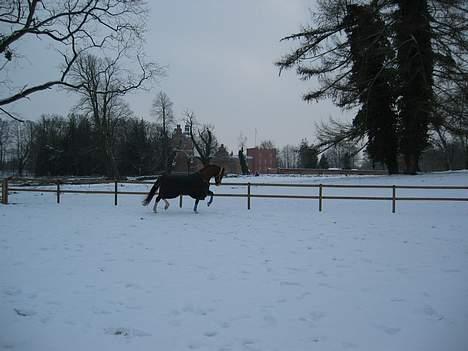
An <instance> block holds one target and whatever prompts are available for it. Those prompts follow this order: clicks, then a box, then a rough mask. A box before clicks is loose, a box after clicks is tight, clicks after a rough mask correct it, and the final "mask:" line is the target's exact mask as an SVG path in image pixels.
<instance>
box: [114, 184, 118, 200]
mask: <svg viewBox="0 0 468 351" xmlns="http://www.w3.org/2000/svg"><path fill="white" fill-rule="evenodd" d="M117 185H118V184H117V179H115V180H114V206H117V194H118V190H117Z"/></svg>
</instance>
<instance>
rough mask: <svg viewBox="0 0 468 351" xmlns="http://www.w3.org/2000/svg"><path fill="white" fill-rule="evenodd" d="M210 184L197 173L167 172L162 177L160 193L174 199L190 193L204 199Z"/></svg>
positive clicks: (164, 196) (194, 196) (196, 197)
mask: <svg viewBox="0 0 468 351" xmlns="http://www.w3.org/2000/svg"><path fill="white" fill-rule="evenodd" d="M207 188H208V184H206V183H205V182H204V181H203V179H202V178H201V177H200V175H198V174H197V173H194V174H189V175H178V174H170V175H169V174H165V175H162V176H161V178H160V187H159V194H160V196H161V197H162V198H166V199H173V198H175V197H177V196H179V195H190V196H191V197H193V198H195V199H200V200H203V199H204V198H205V197H206V195H207V190H208V189H207Z"/></svg>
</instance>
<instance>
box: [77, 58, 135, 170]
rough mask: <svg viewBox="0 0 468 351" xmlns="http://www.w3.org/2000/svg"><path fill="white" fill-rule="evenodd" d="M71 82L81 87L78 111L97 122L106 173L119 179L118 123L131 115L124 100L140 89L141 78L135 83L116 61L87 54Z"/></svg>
mask: <svg viewBox="0 0 468 351" xmlns="http://www.w3.org/2000/svg"><path fill="white" fill-rule="evenodd" d="M70 80H71V81H73V82H74V83H75V84H76V85H77V86H80V88H79V89H78V90H77V92H78V93H79V94H80V96H81V98H80V101H79V103H78V105H77V109H78V110H79V111H80V112H81V113H82V114H84V115H86V116H89V117H90V118H91V120H92V121H93V123H94V128H95V131H96V137H97V138H98V140H97V145H98V149H99V150H98V152H99V153H100V154H101V157H102V161H103V162H104V163H105V165H106V167H105V169H106V174H107V175H108V176H112V177H117V176H118V169H117V162H116V158H115V152H114V141H115V138H114V132H115V130H116V125H117V123H118V121H119V120H120V119H121V118H126V117H130V116H131V114H132V112H131V111H130V108H129V107H128V105H127V104H126V103H125V102H124V101H123V99H122V97H123V96H124V95H125V94H126V93H128V92H130V91H132V90H135V89H137V88H138V87H140V85H141V78H136V79H135V80H132V79H131V77H129V76H128V75H127V72H126V71H125V70H123V69H121V68H120V66H119V65H118V63H117V62H116V61H115V60H111V59H101V58H98V57H96V56H93V55H86V56H81V57H79V58H78V60H77V62H76V65H75V66H73V68H72V71H71V72H70Z"/></svg>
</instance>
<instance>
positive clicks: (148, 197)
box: [142, 177, 161, 206]
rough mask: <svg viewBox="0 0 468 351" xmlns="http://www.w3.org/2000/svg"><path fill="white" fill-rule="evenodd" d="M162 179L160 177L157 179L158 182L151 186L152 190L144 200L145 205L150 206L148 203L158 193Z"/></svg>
mask: <svg viewBox="0 0 468 351" xmlns="http://www.w3.org/2000/svg"><path fill="white" fill-rule="evenodd" d="M160 179H161V177H159V178H158V179H157V180H156V182H155V183H154V185H153V187H152V188H151V190H150V192H149V193H148V195H146V198H145V199H144V200H143V202H142V204H143V206H148V204H149V203H150V202H151V199H152V198H153V196H154V194H156V191H157V190H158V188H159V183H160Z"/></svg>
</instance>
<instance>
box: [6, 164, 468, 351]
mask: <svg viewBox="0 0 468 351" xmlns="http://www.w3.org/2000/svg"><path fill="white" fill-rule="evenodd" d="M455 178H456V179H455ZM412 179H414V181H416V180H417V181H418V182H420V178H416V177H414V178H412ZM381 180H382V179H380V180H379V181H381ZM298 181H301V179H299V180H298ZM391 181H395V178H393V179H391ZM350 182H352V181H350ZM354 182H355V181H354ZM367 182H368V181H367ZM412 182H413V180H412ZM340 183H342V181H340ZM431 183H432V184H435V183H437V181H436V180H435V178H432V179H431ZM440 183H441V184H451V183H452V184H459V183H462V184H463V183H464V184H467V183H468V174H467V173H465V174H462V175H458V176H457V177H451V176H450V175H446V176H442V177H441V179H440ZM214 190H216V188H215V189H214ZM270 191H271V189H270ZM11 199H12V200H14V202H16V205H10V206H1V207H0V223H1V233H0V325H1V329H0V349H5V350H50V351H52V350H57V351H58V350H265V351H271V350H281V351H283V350H293V351H296V350H297V351H302V350H304V351H305V350H321V351H323V350H348V349H349V350H369V351H370V350H380V351H382V350H412V351H414V350H424V351H430V350H434V351H436V350H437V351H439V350H447V351H451V350H453V351H463V350H466V349H467V348H468V334H467V333H466V330H467V327H468V279H467V277H468V220H467V218H468V216H467V215H468V204H466V203H453V204H452V203H450V204H447V203H444V204H434V203H431V204H425V205H418V204H414V203H405V204H402V205H401V206H399V207H398V211H397V213H396V214H391V212H390V208H389V204H388V203H385V204H384V203H372V202H359V203H349V202H348V203H330V204H327V206H326V207H325V211H324V212H323V213H319V212H317V208H316V204H315V203H314V204H312V203H310V202H306V201H294V200H293V201H289V200H281V201H272V200H259V199H255V201H254V203H253V209H252V210H251V211H247V210H246V209H245V201H244V199H230V198H215V202H214V203H213V206H212V207H210V208H207V207H206V205H205V204H204V203H203V204H201V205H200V207H199V209H200V214H198V215H195V214H193V213H192V212H191V207H192V201H190V200H187V201H185V202H184V208H183V209H179V208H178V206H177V202H176V201H172V206H171V208H170V209H169V210H168V211H167V212H164V211H162V212H161V213H158V214H157V215H155V214H153V213H152V212H151V209H150V208H149V207H148V208H145V207H141V206H140V205H139V202H140V200H141V199H140V198H139V197H135V196H128V197H125V198H122V199H121V200H120V204H119V206H118V207H113V206H112V199H111V198H110V197H106V196H86V195H67V196H66V197H64V199H63V201H62V204H60V205H57V204H55V203H54V198H53V194H46V195H43V196H41V195H40V194H32V193H20V194H14V195H13V196H12V197H11ZM67 199H68V201H67Z"/></svg>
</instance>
